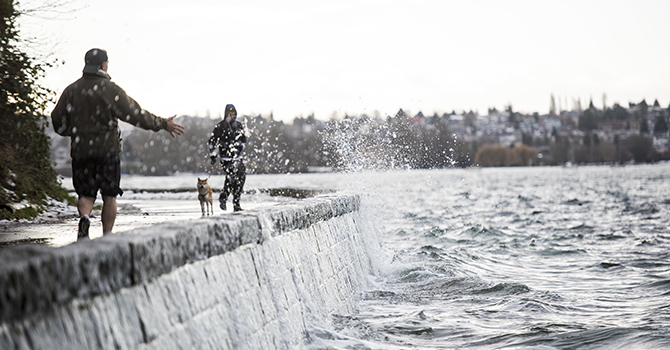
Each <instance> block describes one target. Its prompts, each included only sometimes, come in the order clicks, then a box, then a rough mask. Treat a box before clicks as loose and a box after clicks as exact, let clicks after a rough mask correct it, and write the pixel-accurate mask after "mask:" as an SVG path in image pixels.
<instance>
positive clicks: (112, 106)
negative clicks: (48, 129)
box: [51, 71, 167, 159]
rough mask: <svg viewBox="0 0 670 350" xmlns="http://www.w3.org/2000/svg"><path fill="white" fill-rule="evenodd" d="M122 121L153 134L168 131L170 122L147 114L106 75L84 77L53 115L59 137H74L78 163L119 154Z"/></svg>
mask: <svg viewBox="0 0 670 350" xmlns="http://www.w3.org/2000/svg"><path fill="white" fill-rule="evenodd" d="M119 120H122V121H124V122H127V123H130V124H132V125H135V126H138V127H140V128H143V129H147V130H153V131H159V130H162V129H165V128H166V127H167V120H166V119H163V118H160V117H157V116H155V115H153V114H151V113H149V112H148V111H145V110H143V109H142V107H140V105H139V104H138V103H137V102H136V101H135V100H133V99H132V98H131V97H130V96H128V95H127V94H126V92H125V91H123V89H122V88H121V87H119V86H118V85H116V84H115V83H113V82H112V81H111V80H110V77H109V75H107V73H106V72H104V71H98V73H96V74H89V73H84V75H83V76H82V77H81V78H79V80H77V81H75V82H74V83H72V84H70V86H68V87H67V88H65V90H64V91H63V94H62V95H61V97H60V99H59V100H58V103H57V104H56V107H55V108H54V110H53V111H52V112H51V121H52V122H53V126H54V130H55V131H56V133H58V134H59V135H62V136H69V137H70V139H71V140H70V143H71V149H70V155H71V156H72V158H75V159H85V158H92V157H102V156H107V155H115V154H119V153H120V152H121V133H120V131H119V122H118V121H119Z"/></svg>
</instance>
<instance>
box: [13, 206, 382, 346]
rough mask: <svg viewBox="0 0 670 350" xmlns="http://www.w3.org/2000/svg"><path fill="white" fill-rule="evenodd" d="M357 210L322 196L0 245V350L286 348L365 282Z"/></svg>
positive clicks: (346, 308) (344, 306) (342, 306)
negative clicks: (74, 238)
mask: <svg viewBox="0 0 670 350" xmlns="http://www.w3.org/2000/svg"><path fill="white" fill-rule="evenodd" d="M359 207H360V199H359V197H358V196H357V195H352V194H329V195H321V196H318V197H314V198H307V199H304V200H300V201H295V202H292V203H289V204H284V205H278V206H272V207H266V208H258V209H253V210H249V211H244V212H241V213H236V214H233V215H222V216H218V217H212V218H206V219H202V220H190V221H183V222H170V223H165V224H161V225H156V226H151V227H146V228H141V229H137V230H132V231H127V232H122V233H118V234H114V235H110V236H104V237H102V238H100V239H95V240H92V241H88V242H83V243H77V244H73V245H69V246H66V247H62V248H50V247H45V246H39V245H33V246H17V247H12V248H10V249H4V250H1V251H0V261H3V264H2V266H1V267H0V290H2V291H3V293H2V294H0V348H2V349H54V348H63V349H64V348H67V349H91V348H115V349H117V348H118V349H135V348H141V349H150V348H151V349H177V348H217V349H291V348H295V347H296V346H298V345H299V344H302V343H303V342H304V340H305V337H306V336H307V334H308V333H309V328H310V327H314V326H315V321H314V320H327V319H328V315H331V314H334V313H351V312H353V311H354V310H353V309H354V307H355V305H356V301H357V298H358V295H359V292H360V290H361V289H362V288H363V287H364V286H365V285H366V278H367V276H368V275H369V274H370V273H371V270H372V267H371V263H370V258H369V255H368V250H369V248H368V246H367V245H366V244H365V241H367V239H366V238H365V237H364V235H363V232H362V227H361V223H362V219H361V215H360V212H359Z"/></svg>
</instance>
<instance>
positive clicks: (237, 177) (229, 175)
mask: <svg viewBox="0 0 670 350" xmlns="http://www.w3.org/2000/svg"><path fill="white" fill-rule="evenodd" d="M221 166H222V167H223V171H224V173H225V174H226V182H225V183H224V184H223V190H222V191H221V194H220V195H219V202H221V203H225V202H226V201H227V200H228V196H229V195H230V194H231V193H232V194H233V205H234V206H236V207H239V206H240V197H242V189H243V188H244V181H246V180H247V174H246V172H247V169H246V168H245V167H244V163H242V160H237V161H226V162H222V163H221Z"/></svg>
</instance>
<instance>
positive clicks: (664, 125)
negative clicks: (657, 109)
mask: <svg viewBox="0 0 670 350" xmlns="http://www.w3.org/2000/svg"><path fill="white" fill-rule="evenodd" d="M667 132H668V122H667V121H666V120H665V117H664V116H662V115H659V116H657V117H656V122H655V123H654V134H665V133H667Z"/></svg>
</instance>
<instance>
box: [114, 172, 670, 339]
mask: <svg viewBox="0 0 670 350" xmlns="http://www.w3.org/2000/svg"><path fill="white" fill-rule="evenodd" d="M195 177H196V175H192V176H190V177H189V176H184V175H182V176H175V177H168V178H160V179H161V180H160V181H156V178H153V179H152V178H140V177H124V178H123V180H122V186H124V185H125V187H132V188H151V187H152V186H153V187H159V188H165V187H166V186H171V187H175V188H179V187H184V186H192V185H193V183H194V180H193V179H194V178H195ZM218 180H221V179H216V178H214V179H213V180H210V182H213V183H217V182H216V181H218ZM181 182H183V185H182V184H181ZM219 182H221V183H222V181H219ZM285 186H289V187H307V188H334V189H340V190H346V191H353V192H356V193H359V194H360V195H361V198H362V213H363V217H364V219H365V220H366V221H367V224H366V227H367V228H366V229H365V231H366V232H365V234H367V235H370V236H371V237H374V238H375V240H376V242H378V246H377V248H376V249H374V250H373V257H372V260H373V263H374V266H375V269H376V273H375V274H374V275H373V276H369V280H370V288H369V289H368V290H365V291H363V293H362V295H361V301H360V304H359V307H358V312H357V313H355V314H350V315H335V316H334V317H333V318H332V319H329V320H323V322H319V323H318V324H314V325H310V329H311V331H310V334H309V343H308V344H306V345H305V348H307V349H356V350H360V349H670V164H657V165H640V166H620V167H610V166H593V167H571V168H564V167H532V168H526V167H522V168H484V169H479V170H465V169H445V170H399V171H388V172H352V173H340V174H304V175H300V174H297V175H296V174H291V175H254V176H249V177H248V179H247V185H246V186H245V187H246V188H245V189H247V190H249V189H253V188H268V187H285Z"/></svg>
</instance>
